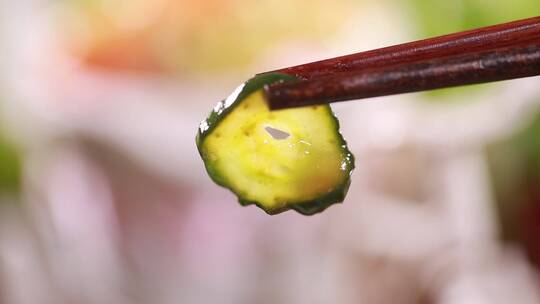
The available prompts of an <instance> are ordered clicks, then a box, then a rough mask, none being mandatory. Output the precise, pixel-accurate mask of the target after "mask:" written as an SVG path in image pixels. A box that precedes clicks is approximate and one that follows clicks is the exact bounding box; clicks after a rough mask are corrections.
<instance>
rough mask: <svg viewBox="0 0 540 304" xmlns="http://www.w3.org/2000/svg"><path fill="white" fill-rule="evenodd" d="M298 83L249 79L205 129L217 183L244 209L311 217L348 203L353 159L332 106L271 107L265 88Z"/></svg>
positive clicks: (204, 144)
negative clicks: (328, 208)
mask: <svg viewBox="0 0 540 304" xmlns="http://www.w3.org/2000/svg"><path fill="white" fill-rule="evenodd" d="M291 80H294V78H293V77H292V76H289V75H284V74H266V75H261V76H256V77H255V78H252V79H251V80H249V81H247V82H246V83H244V84H243V85H241V86H240V87H239V88H237V89H236V90H235V92H234V93H233V94H232V95H231V96H229V97H228V98H227V99H225V100H224V101H222V102H220V103H219V104H218V105H217V106H216V107H215V108H214V110H213V111H212V112H211V113H210V116H209V117H208V119H206V120H205V121H203V122H202V123H201V125H200V127H199V132H198V134H197V138H196V143H197V148H198V149H199V153H200V154H201V157H202V159H203V161H204V164H205V166H206V170H207V171H208V174H209V175H210V177H211V178H212V179H213V180H214V181H215V182H216V183H217V184H219V185H221V186H224V187H226V188H228V189H230V190H232V191H233V192H234V193H235V194H236V195H237V196H238V198H239V201H240V203H241V204H242V205H249V204H256V205H257V206H259V207H261V208H262V209H263V210H264V211H266V212H267V213H268V214H276V213H280V212H283V211H286V210H289V209H294V210H296V211H298V212H300V213H302V214H305V215H311V214H314V213H317V212H321V211H323V210H324V209H326V208H327V207H328V206H330V205H331V204H334V203H338V202H342V201H343V200H344V198H345V195H346V193H347V190H348V187H349V184H350V174H351V172H352V170H353V169H354V157H353V155H352V154H351V152H350V151H349V150H348V148H347V144H346V142H345V140H344V139H343V137H342V136H341V134H340V133H339V123H338V120H337V119H336V117H335V116H334V114H333V113H332V110H331V109H330V107H329V106H328V105H321V106H313V107H305V108H297V109H287V110H279V111H270V110H269V109H268V106H267V104H266V101H265V99H264V96H263V93H262V87H263V86H264V85H265V84H270V83H274V82H277V81H291Z"/></svg>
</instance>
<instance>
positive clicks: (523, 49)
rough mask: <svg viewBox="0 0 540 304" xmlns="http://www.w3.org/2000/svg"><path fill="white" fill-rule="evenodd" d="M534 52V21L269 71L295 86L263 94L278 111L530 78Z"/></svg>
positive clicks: (537, 54) (537, 26)
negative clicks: (282, 75)
mask: <svg viewBox="0 0 540 304" xmlns="http://www.w3.org/2000/svg"><path fill="white" fill-rule="evenodd" d="M539 48H540V17H534V18H529V19H524V20H519V21H514V22H510V23H505V24H500V25H495V26H489V27H485V28H480V29H476V30H470V31H465V32H460V33H455V34H451V35H445V36H441V37H436V38H431V39H425V40H420V41H416V42H411V43H406V44H401V45H396V46H391V47H386V48H382V49H377V50H372V51H367V52H361V53H357V54H352V55H347V56H342V57H337V58H333V59H327V60H323V61H318V62H313V63H308V64H304V65H299V66H294V67H290V68H285V69H281V70H276V71H272V72H279V73H286V74H290V75H294V76H296V77H298V78H299V79H300V81H299V82H293V83H290V82H288V83H278V84H274V85H271V86H267V87H265V93H266V95H267V99H268V103H269V106H270V108H271V109H282V108H290V107H298V106H307V105H315V104H322V103H331V102H336V101H344V100H352V99H360V98H367V97H375V96H384V95H392V94H399V93H407V92H416V91H423V90H430V89H436V88H444V87H451V86H458V85H467V84H475V83H483V82H491V81H498V80H506V79H513V78H521V77H528V76H536V75H539V74H540V49H539Z"/></svg>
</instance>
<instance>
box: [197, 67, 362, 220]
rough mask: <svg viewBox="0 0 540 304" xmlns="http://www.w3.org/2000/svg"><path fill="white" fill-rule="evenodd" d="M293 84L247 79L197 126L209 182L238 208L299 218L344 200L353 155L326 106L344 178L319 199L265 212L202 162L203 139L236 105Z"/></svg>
mask: <svg viewBox="0 0 540 304" xmlns="http://www.w3.org/2000/svg"><path fill="white" fill-rule="evenodd" d="M297 80H298V79H297V78H295V77H294V76H291V75H288V74H280V73H270V74H262V75H257V76H255V77H253V78H251V79H250V80H248V81H247V82H245V83H244V84H243V85H242V86H240V87H239V89H237V90H240V92H238V95H237V96H236V97H235V98H234V100H233V101H232V102H231V103H230V104H229V105H226V102H227V101H228V100H227V99H225V100H222V101H221V102H219V103H218V105H217V106H216V107H215V108H214V109H213V110H212V112H210V114H209V115H208V118H207V119H206V120H204V121H203V122H201V125H200V127H199V129H198V132H197V136H196V138H195V143H196V145H197V150H198V151H199V154H200V155H201V158H202V160H203V163H204V166H205V168H206V171H207V172H208V175H209V176H210V178H211V179H212V180H213V181H214V182H215V183H216V184H218V185H220V186H222V187H224V188H227V189H229V190H230V191H232V192H233V193H234V194H235V195H236V196H237V197H238V201H239V203H240V204H241V205H242V206H248V205H256V206H258V207H259V208H261V209H263V210H264V211H265V212H266V213H267V214H269V215H275V214H278V213H282V212H284V211H287V210H289V209H293V210H296V211H297V212H298V213H300V214H303V215H314V214H317V213H320V212H322V211H324V210H325V209H326V208H328V207H329V206H330V205H333V204H336V203H341V202H343V200H344V199H345V196H346V194H347V191H348V190H349V186H350V184H351V174H352V172H353V170H354V168H355V159H354V155H353V154H352V153H351V152H350V151H349V149H348V147H347V142H346V141H345V139H344V138H343V136H342V135H341V133H340V132H339V121H338V119H337V117H336V116H335V114H334V113H333V112H332V111H331V109H330V106H327V107H328V108H329V110H330V113H331V116H332V119H333V122H334V128H335V131H336V133H337V134H338V140H339V143H340V145H341V148H342V149H343V151H344V152H345V155H346V157H345V162H344V163H345V168H344V171H347V172H348V175H347V177H346V178H345V180H344V181H343V183H342V184H341V185H339V186H337V187H336V188H335V189H334V190H332V191H330V192H328V193H326V194H324V195H321V196H319V197H317V198H315V199H313V200H308V201H302V202H297V203H290V204H288V205H286V206H284V207H283V208H281V209H273V210H268V209H266V208H265V207H264V206H263V205H262V204H260V203H259V202H256V201H250V200H247V199H243V198H242V197H241V196H240V194H238V193H236V192H235V191H234V190H233V189H231V188H230V187H229V186H228V183H227V180H226V179H225V178H223V177H222V176H221V174H220V173H219V172H218V170H216V169H215V168H214V167H213V166H212V164H211V162H210V161H209V160H208V159H206V158H205V156H204V154H203V151H202V145H203V142H204V139H205V138H206V136H208V135H210V134H211V133H212V131H213V130H214V129H215V128H216V127H217V126H218V125H219V122H220V121H221V120H222V119H223V118H224V117H226V116H227V114H228V113H230V112H231V111H232V110H234V109H235V108H236V106H237V105H238V104H240V102H239V101H241V100H243V99H244V98H245V97H247V96H248V95H249V94H251V93H253V92H255V91H257V90H259V89H261V88H262V87H264V86H265V85H267V84H271V83H275V82H279V81H297Z"/></svg>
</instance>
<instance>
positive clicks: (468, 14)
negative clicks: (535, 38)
mask: <svg viewBox="0 0 540 304" xmlns="http://www.w3.org/2000/svg"><path fill="white" fill-rule="evenodd" d="M404 5H405V8H406V10H408V11H409V12H410V15H411V17H412V18H411V20H412V21H413V24H414V25H415V26H416V32H415V36H416V37H415V38H416V39H423V38H427V37H433V36H440V35H444V34H450V33H454V32H459V31H464V30H468V29H473V28H478V27H483V26H488V25H493V24H498V23H504V22H509V21H513V20H518V19H525V18H529V17H534V16H538V15H540V1H539V0H514V1H488V0H458V1H446V0H406V1H404ZM493 86H494V85H493V84H482V85H475V86H467V87H458V88H451V89H442V90H436V91H431V92H427V93H424V94H423V95H424V96H425V97H427V99H428V101H437V102H439V101H452V102H454V101H461V102H463V101H470V100H472V99H471V98H470V96H468V98H463V97H464V96H465V95H470V94H474V93H481V92H483V89H485V88H490V87H493ZM441 97H451V98H448V99H446V98H441Z"/></svg>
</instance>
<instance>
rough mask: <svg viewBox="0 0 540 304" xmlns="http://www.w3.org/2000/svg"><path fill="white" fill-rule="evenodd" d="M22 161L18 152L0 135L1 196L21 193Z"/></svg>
mask: <svg viewBox="0 0 540 304" xmlns="http://www.w3.org/2000/svg"><path fill="white" fill-rule="evenodd" d="M20 178H21V159H20V157H19V154H18V151H17V150H16V149H15V148H14V147H13V146H12V145H11V144H10V143H9V142H8V141H7V140H6V139H5V138H4V137H2V136H1V135H0V195H1V194H2V193H6V192H7V193H16V192H18V191H19V187H20Z"/></svg>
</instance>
